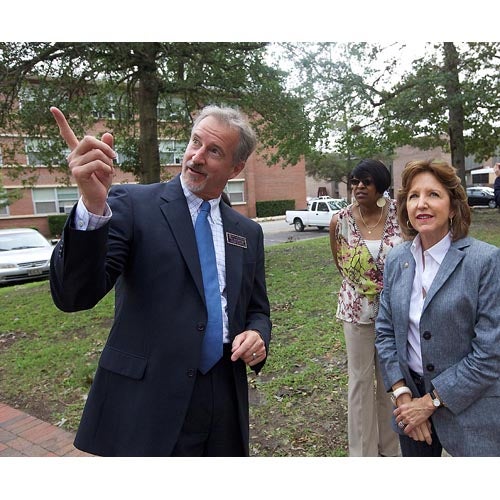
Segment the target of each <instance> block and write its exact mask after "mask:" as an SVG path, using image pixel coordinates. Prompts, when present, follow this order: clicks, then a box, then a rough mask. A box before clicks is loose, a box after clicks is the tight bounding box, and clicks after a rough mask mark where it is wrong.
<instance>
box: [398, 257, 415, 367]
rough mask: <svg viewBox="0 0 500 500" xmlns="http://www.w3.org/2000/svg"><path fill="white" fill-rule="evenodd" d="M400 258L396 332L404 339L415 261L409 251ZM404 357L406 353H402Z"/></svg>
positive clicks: (406, 334) (406, 329)
mask: <svg viewBox="0 0 500 500" xmlns="http://www.w3.org/2000/svg"><path fill="white" fill-rule="evenodd" d="M409 248H410V247H408V251H407V252H405V254H404V255H403V256H402V258H401V260H400V262H399V265H400V268H401V269H400V272H401V282H400V285H399V286H398V294H399V296H400V297H401V301H400V306H399V307H401V313H402V314H401V321H400V323H401V324H400V325H398V328H397V330H398V331H401V332H404V335H405V337H406V338H407V337H408V318H409V315H410V301H411V292H412V288H413V279H414V277H415V267H416V266H415V259H414V258H413V255H412V253H411V252H410V250H409ZM404 355H405V357H406V352H405V353H404Z"/></svg>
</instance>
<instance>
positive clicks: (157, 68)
mask: <svg viewBox="0 0 500 500" xmlns="http://www.w3.org/2000/svg"><path fill="white" fill-rule="evenodd" d="M266 46H267V44H266V43H261V42H238V43H229V42H220V43H200V42H195V43H190V42H189V43H188V42H179V43H170V42H154V43H143V42H126V43H109V42H107V43H96V42H93V43H83V42H68V43H66V42H56V43H52V42H50V43H48V42H44V43H32V42H26V43H0V60H1V61H2V66H1V69H2V71H0V94H1V95H2V96H3V98H2V99H0V128H5V129H7V130H9V131H12V132H14V131H15V132H16V133H17V134H19V136H20V137H26V136H28V137H38V138H40V137H43V138H46V139H50V140H52V141H53V143H52V144H51V146H50V147H48V148H47V151H46V152H45V153H46V154H45V156H44V163H45V164H46V165H49V166H52V165H58V164H61V165H65V163H66V162H65V161H64V157H65V156H66V154H67V152H66V154H65V145H64V144H63V142H62V140H60V139H59V132H58V128H57V126H56V124H55V122H54V120H53V118H52V116H51V114H50V113H49V107H50V106H51V105H56V106H58V107H61V109H62V111H63V112H64V113H65V114H66V115H67V116H69V118H70V123H71V125H72V126H73V127H74V129H75V133H76V135H77V137H82V136H83V135H84V134H85V133H86V132H87V131H92V132H91V133H95V134H97V133H98V132H99V133H102V132H103V131H105V130H109V131H112V132H113V134H114V136H115V143H116V146H117V151H118V153H119V154H120V155H122V156H124V157H125V160H124V161H123V163H122V164H121V167H122V169H124V170H126V171H130V172H133V173H134V175H135V176H136V177H137V178H138V179H139V180H140V181H141V182H144V183H149V182H158V181H159V180H160V172H161V168H160V162H159V154H158V140H159V139H160V138H165V139H178V140H186V139H187V138H188V135H189V130H190V128H191V125H192V114H193V113H195V112H196V111H197V110H199V109H200V108H201V107H203V106H204V105H206V104H226V105H227V104H229V105H233V106H239V107H240V108H242V109H243V110H244V111H246V112H247V113H248V114H249V115H250V116H251V117H252V119H254V120H255V123H256V125H257V127H258V128H259V138H260V142H261V144H262V145H263V147H264V148H266V147H271V148H273V154H272V155H271V156H269V161H270V162H272V163H282V164H283V165H288V164H295V163H296V162H297V161H298V159H299V158H300V156H301V155H303V154H304V153H305V152H307V151H308V150H309V149H310V147H311V141H310V138H309V133H308V131H309V127H308V125H307V124H308V119H307V115H306V114H305V112H304V109H303V102H302V100H301V99H300V98H298V97H297V96H295V95H292V94H291V93H289V92H288V91H287V89H286V87H285V79H284V74H283V72H281V71H279V70H277V69H274V68H271V67H270V66H268V65H267V63H266V61H265V55H266ZM18 97H21V98H22V107H21V108H20V109H19V108H18V107H17V105H16V100H17V99H18ZM255 113H257V115H255ZM284 116H286V117H287V118H286V119H283V117H284ZM96 121H100V130H96V129H95V127H94V125H95V123H96ZM66 173H67V172H66Z"/></svg>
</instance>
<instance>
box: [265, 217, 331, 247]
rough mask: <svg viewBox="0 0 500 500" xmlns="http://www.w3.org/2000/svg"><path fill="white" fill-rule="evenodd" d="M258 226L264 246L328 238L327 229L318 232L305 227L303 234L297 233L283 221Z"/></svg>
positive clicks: (312, 228)
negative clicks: (260, 228) (262, 236)
mask: <svg viewBox="0 0 500 500" xmlns="http://www.w3.org/2000/svg"><path fill="white" fill-rule="evenodd" d="M259 224H260V225H261V226H262V230H263V231H264V246H271V245H276V244H278V243H286V242H288V241H300V240H306V239H310V238H317V237H319V236H323V237H325V236H328V228H326V229H324V230H323V231H318V229H317V228H316V227H306V228H305V229H304V231H303V232H301V233H298V232H297V231H295V229H294V228H293V226H291V225H289V224H287V223H286V222H285V220H283V219H278V220H269V221H260V222H259Z"/></svg>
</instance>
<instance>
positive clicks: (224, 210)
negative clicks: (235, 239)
mask: <svg viewBox="0 0 500 500" xmlns="http://www.w3.org/2000/svg"><path fill="white" fill-rule="evenodd" d="M220 208H221V216H222V224H223V231H224V245H225V251H226V293H227V308H228V319H229V324H231V323H232V322H231V319H232V317H233V315H234V312H235V309H236V304H237V298H238V295H239V290H240V288H241V280H242V272H243V256H244V252H246V251H248V250H247V249H245V248H241V247H239V246H237V245H232V244H229V243H228V238H227V234H228V233H232V234H236V235H239V236H242V235H241V234H240V232H241V230H240V229H239V223H238V220H237V218H236V217H235V212H234V210H233V209H232V208H230V207H228V206H226V205H225V204H224V203H221V204H220Z"/></svg>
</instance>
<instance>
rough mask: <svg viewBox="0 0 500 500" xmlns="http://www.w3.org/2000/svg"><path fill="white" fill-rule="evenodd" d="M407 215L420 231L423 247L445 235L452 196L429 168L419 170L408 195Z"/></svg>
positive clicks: (450, 215)
mask: <svg viewBox="0 0 500 500" xmlns="http://www.w3.org/2000/svg"><path fill="white" fill-rule="evenodd" d="M406 206H407V210H408V219H409V220H410V223H411V225H412V226H413V228H414V229H415V230H416V231H417V232H418V233H419V234H420V239H421V241H422V246H423V247H424V249H427V248H430V247H432V246H433V245H435V244H436V243H438V242H439V241H440V240H441V239H443V238H444V236H446V234H447V233H448V231H449V219H450V217H453V216H454V215H455V214H454V212H453V211H452V210H451V201H450V196H449V194H448V191H447V190H446V188H445V187H444V186H443V185H442V184H441V182H439V180H438V179H437V178H436V177H435V176H434V175H432V174H431V173H429V172H423V173H421V174H417V175H416V176H415V177H414V178H413V180H412V182H411V185H410V189H409V191H408V195H407V197H406Z"/></svg>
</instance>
